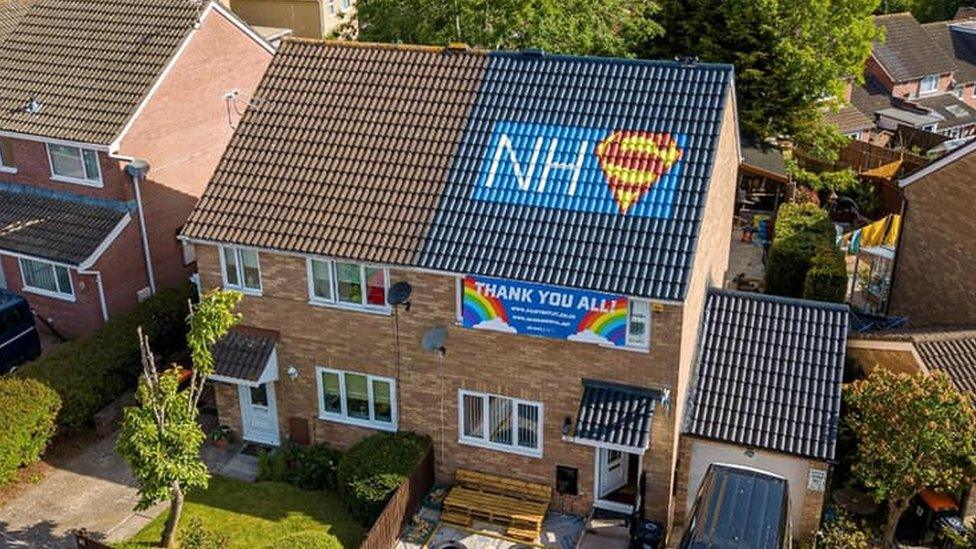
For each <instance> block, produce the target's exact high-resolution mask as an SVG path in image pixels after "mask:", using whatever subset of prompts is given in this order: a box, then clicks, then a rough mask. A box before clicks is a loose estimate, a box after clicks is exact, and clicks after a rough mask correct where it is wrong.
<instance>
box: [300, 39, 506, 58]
mask: <svg viewBox="0 0 976 549" xmlns="http://www.w3.org/2000/svg"><path fill="white" fill-rule="evenodd" d="M282 42H295V43H300V44H310V45H319V46H323V47H332V46H335V47H344V48H355V49H379V50H397V51H419V52H427V53H441V52H444V51H455V52H463V53H481V54H487V53H488V52H489V50H485V49H481V48H474V47H470V46H467V45H465V47H463V48H462V47H458V46H455V45H448V46H435V45H432V44H403V43H393V42H361V41H359V40H340V39H335V38H303V37H297V36H289V37H287V38H285V39H284V40H282Z"/></svg>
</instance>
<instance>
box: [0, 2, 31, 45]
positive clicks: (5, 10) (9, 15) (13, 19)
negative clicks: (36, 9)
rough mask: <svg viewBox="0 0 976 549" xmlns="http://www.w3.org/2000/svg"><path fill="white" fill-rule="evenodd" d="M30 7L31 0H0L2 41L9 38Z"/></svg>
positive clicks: (0, 32) (0, 33) (0, 41)
mask: <svg viewBox="0 0 976 549" xmlns="http://www.w3.org/2000/svg"><path fill="white" fill-rule="evenodd" d="M29 8H30V0H0V43H3V41H4V40H6V39H7V36H9V35H10V33H11V32H12V31H13V30H14V28H15V27H16V26H17V25H18V24H19V23H20V20H21V19H23V17H24V15H25V14H26V13H27V10H28V9H29Z"/></svg>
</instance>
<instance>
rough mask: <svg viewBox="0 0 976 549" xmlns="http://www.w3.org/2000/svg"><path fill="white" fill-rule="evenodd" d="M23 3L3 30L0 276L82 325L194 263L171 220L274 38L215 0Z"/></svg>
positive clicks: (37, 304)
mask: <svg viewBox="0 0 976 549" xmlns="http://www.w3.org/2000/svg"><path fill="white" fill-rule="evenodd" d="M28 4H29V7H28V8H27V9H26V10H22V11H19V12H18V20H17V21H16V22H15V23H14V24H12V25H11V26H9V27H8V30H7V31H6V37H5V38H2V35H0V287H7V288H9V289H10V290H13V291H16V292H18V293H22V294H24V295H26V296H27V298H28V300H29V301H30V304H31V307H32V309H34V311H35V312H36V313H37V314H38V315H39V316H41V317H42V318H44V319H46V320H48V321H49V322H50V323H51V324H52V325H53V327H54V329H55V330H57V331H58V332H60V333H61V334H63V335H65V336H69V337H73V336H78V335H82V334H84V333H87V332H90V331H92V330H94V329H96V328H98V327H99V326H101V325H102V323H103V322H104V321H106V320H107V319H108V318H109V317H110V316H112V315H115V314H118V313H122V312H126V311H128V310H130V309H132V308H133V307H134V306H135V305H136V303H137V302H138V300H140V299H143V298H145V297H147V296H148V295H150V294H152V293H153V292H154V291H155V290H156V289H157V288H161V287H166V286H172V285H175V284H178V283H181V282H183V281H186V279H187V278H188V277H189V276H190V275H191V273H192V271H193V268H192V266H191V265H190V264H191V263H192V257H190V256H184V254H183V251H184V250H183V249H182V246H181V244H180V242H179V241H177V239H176V236H177V231H178V230H179V228H180V227H181V226H182V225H183V223H184V221H185V220H186V216H187V215H188V214H189V212H190V209H191V208H192V207H193V205H194V204H195V203H196V201H197V198H198V197H199V196H200V194H201V193H202V192H203V189H204V187H205V186H206V183H207V181H208V180H209V179H210V176H211V174H212V173H213V170H214V168H215V166H216V165H217V162H218V160H219V159H220V156H221V154H222V153H223V150H224V147H225V145H226V143H227V142H228V141H229V139H230V137H231V135H232V133H233V127H234V125H235V124H236V123H237V119H238V118H239V115H238V112H239V111H240V110H241V109H243V108H245V106H246V104H247V102H248V100H249V99H250V98H251V94H252V92H253V90H254V88H255V87H256V86H257V83H258V81H259V80H260V78H261V75H262V74H263V72H264V69H265V68H266V67H267V65H268V63H270V60H271V57H272V53H273V50H272V49H271V47H270V46H269V45H268V44H267V43H266V42H264V41H263V40H262V39H261V38H260V37H258V36H257V35H256V34H255V33H254V32H253V31H252V30H251V29H250V28H249V27H247V26H246V25H245V24H243V23H242V22H241V21H240V20H239V19H237V18H236V17H235V16H234V15H233V14H231V13H230V12H229V11H228V10H227V9H226V8H224V7H223V6H221V5H220V4H217V3H215V2H210V1H205V2H191V1H188V0H145V1H140V2H133V1H131V0H97V1H90V0H32V1H31V2H29V3H27V4H21V5H22V6H27V5H28Z"/></svg>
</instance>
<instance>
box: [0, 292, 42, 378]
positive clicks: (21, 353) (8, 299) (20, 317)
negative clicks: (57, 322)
mask: <svg viewBox="0 0 976 549" xmlns="http://www.w3.org/2000/svg"><path fill="white" fill-rule="evenodd" d="M39 356H41V339H40V337H39V336H38V334H37V328H36V327H35V326H34V315H32V314H31V310H30V306H28V305H27V300H26V299H24V298H23V297H21V296H19V295H17V294H15V293H12V292H8V291H7V290H2V289H0V375H3V374H6V373H7V372H9V371H10V370H12V369H14V368H16V367H17V366H19V365H21V364H23V363H24V362H27V361H28V360H33V359H35V358H37V357H39Z"/></svg>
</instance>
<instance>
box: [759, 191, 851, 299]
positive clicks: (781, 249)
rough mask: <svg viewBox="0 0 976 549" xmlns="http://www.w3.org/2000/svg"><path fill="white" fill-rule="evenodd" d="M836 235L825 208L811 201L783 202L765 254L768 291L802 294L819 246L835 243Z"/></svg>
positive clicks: (789, 294)
mask: <svg viewBox="0 0 976 549" xmlns="http://www.w3.org/2000/svg"><path fill="white" fill-rule="evenodd" d="M834 239H835V231H834V224H833V223H832V222H831V221H830V217H829V216H828V215H827V212H826V210H823V209H822V208H820V207H819V206H817V205H815V204H809V203H806V204H793V203H787V204H783V205H782V206H780V208H779V211H778V212H777V214H776V226H775V236H774V237H773V243H772V245H771V246H770V249H769V255H768V256H767V258H766V276H765V291H766V293H769V294H774V295H781V296H786V297H800V296H802V295H803V288H804V283H805V282H806V275H807V271H808V270H809V269H810V264H811V259H812V258H813V256H814V254H815V253H816V252H817V250H819V249H820V248H823V247H829V246H833V244H834Z"/></svg>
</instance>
